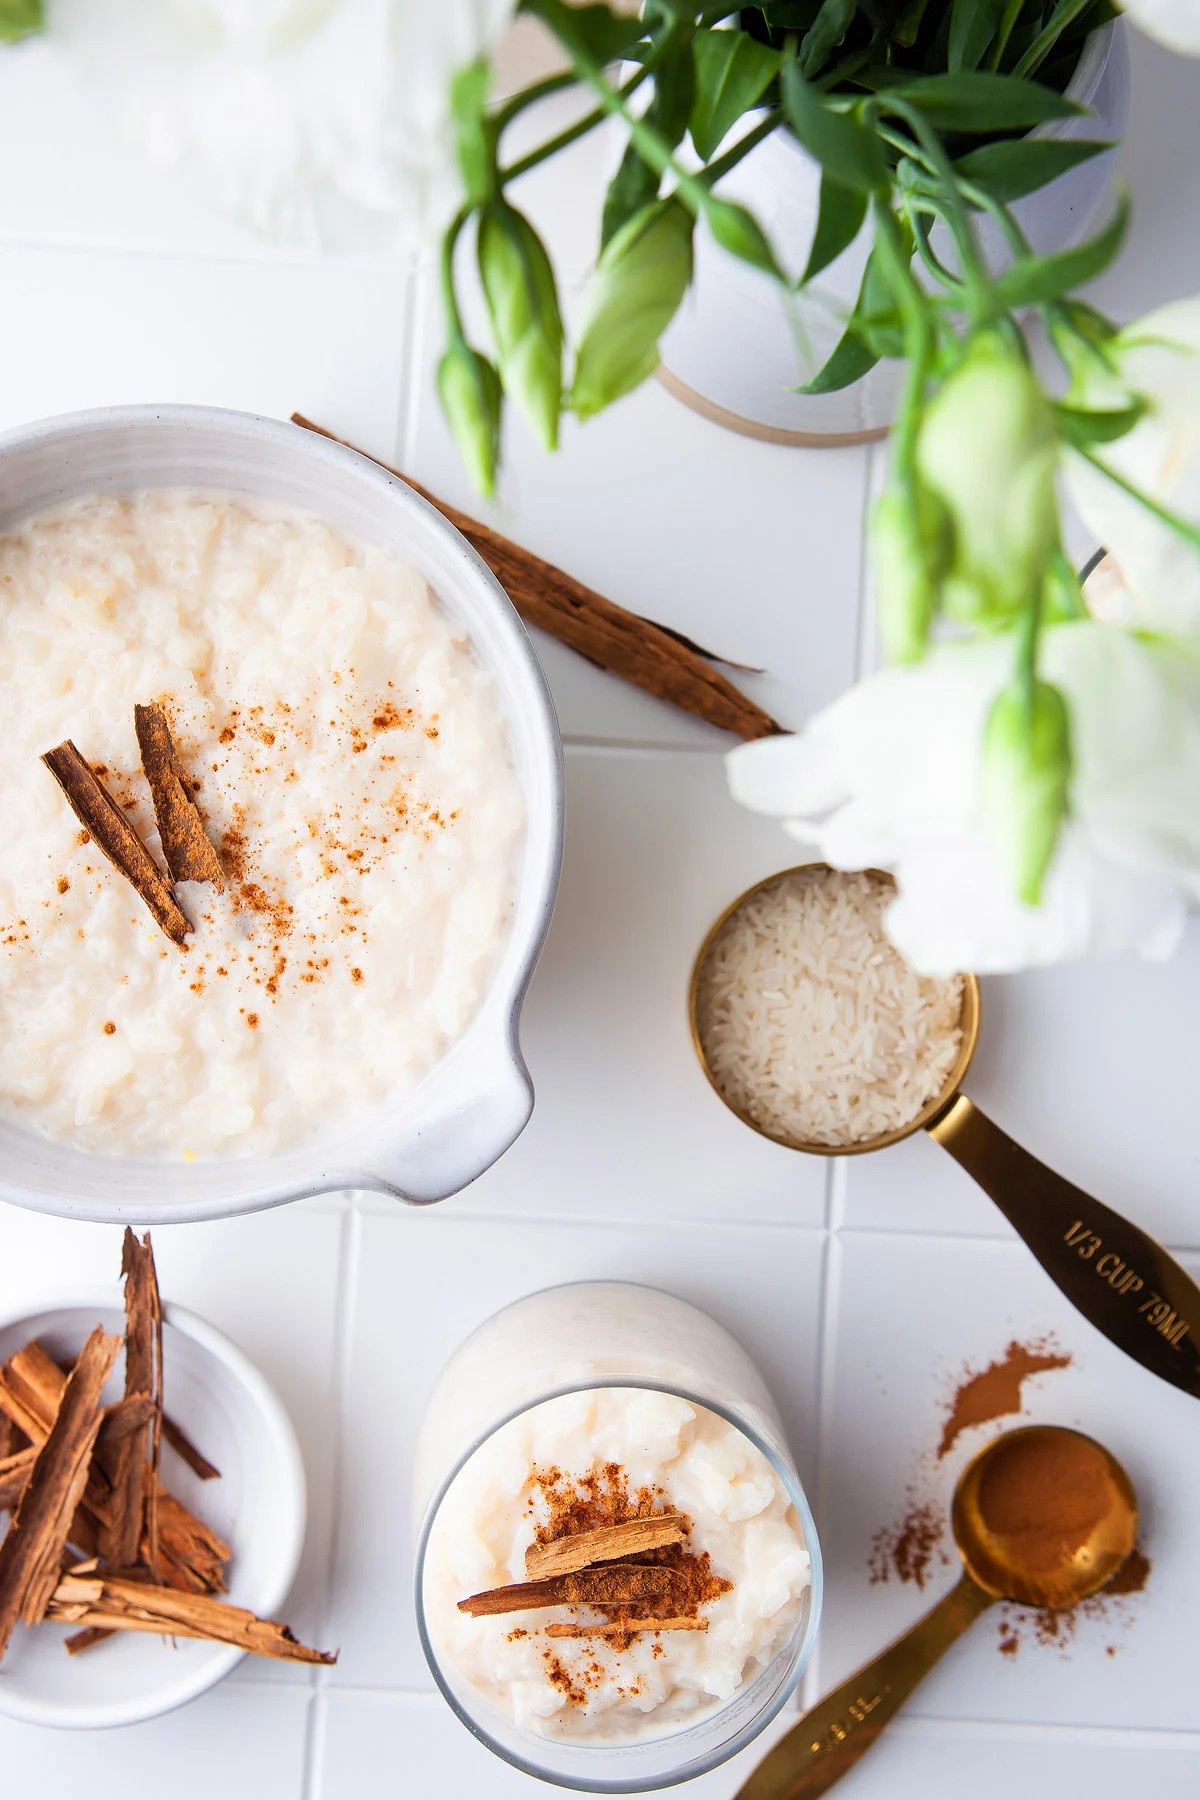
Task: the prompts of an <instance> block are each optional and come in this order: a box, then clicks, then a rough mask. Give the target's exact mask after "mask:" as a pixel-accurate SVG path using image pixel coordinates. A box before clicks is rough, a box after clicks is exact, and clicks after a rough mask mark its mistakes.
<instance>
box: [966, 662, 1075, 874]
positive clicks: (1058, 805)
mask: <svg viewBox="0 0 1200 1800" xmlns="http://www.w3.org/2000/svg"><path fill="white" fill-rule="evenodd" d="M1070 782H1071V718H1070V713H1069V712H1068V709H1067V703H1066V700H1065V699H1064V697H1063V695H1062V694H1061V693H1060V692H1059V690H1058V688H1056V687H1053V686H1051V684H1050V683H1049V682H1048V681H1038V680H1035V681H1034V684H1033V693H1032V696H1030V694H1029V693H1028V692H1027V691H1026V690H1025V689H1024V688H1023V687H1022V686H1020V685H1019V684H1014V685H1013V686H1012V687H1009V688H1005V690H1004V691H1003V693H1001V694H999V695H997V697H996V700H995V701H994V702H993V705H992V710H991V712H990V713H989V714H988V720H987V724H986V726H985V727H984V734H983V801H984V807H985V809H986V811H987V814H988V817H989V819H990V821H991V824H992V828H993V830H994V832H995V833H996V837H997V841H998V844H999V847H1000V849H1001V853H1002V855H1003V857H1004V860H1005V862H1006V863H1007V865H1008V868H1009V871H1010V873H1011V875H1012V880H1013V885H1014V887H1015V889H1016V892H1017V896H1018V898H1019V899H1021V900H1023V901H1024V902H1025V904H1026V906H1037V905H1038V903H1039V902H1040V900H1041V897H1042V883H1043V882H1044V880H1045V878H1046V871H1047V869H1048V868H1049V867H1050V861H1051V858H1052V857H1053V855H1054V847H1055V844H1056V843H1057V842H1058V833H1059V829H1060V827H1061V826H1062V822H1063V820H1064V819H1065V818H1066V816H1067V803H1068V790H1069V788H1070Z"/></svg>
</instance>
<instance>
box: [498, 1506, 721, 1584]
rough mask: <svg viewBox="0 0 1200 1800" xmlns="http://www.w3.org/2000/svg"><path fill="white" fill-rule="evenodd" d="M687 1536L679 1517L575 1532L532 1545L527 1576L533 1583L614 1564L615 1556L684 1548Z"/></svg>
mask: <svg viewBox="0 0 1200 1800" xmlns="http://www.w3.org/2000/svg"><path fill="white" fill-rule="evenodd" d="M686 1535H687V1533H686V1531H685V1529H684V1523H683V1520H682V1519H681V1518H680V1516H679V1514H678V1513H655V1514H653V1515H652V1516H651V1517H650V1518H646V1519H626V1520H624V1521H623V1523H622V1524H620V1525H600V1526H597V1528H596V1529H595V1530H594V1531H576V1532H573V1533H571V1535H570V1536H568V1537H559V1538H553V1539H552V1540H551V1541H550V1542H549V1543H547V1544H530V1546H529V1548H528V1549H527V1550H526V1552H525V1573H526V1574H527V1575H528V1576H529V1578H530V1579H531V1580H537V1579H538V1578H539V1577H541V1576H548V1575H571V1574H573V1573H574V1572H575V1570H577V1569H586V1568H588V1567H589V1566H590V1565H591V1564H592V1563H600V1562H611V1561H612V1559H613V1558H614V1557H616V1556H640V1555H641V1554H642V1553H643V1552H644V1551H646V1550H661V1549H662V1548H663V1547H664V1546H665V1545H667V1544H681V1543H682V1542H683V1540H684V1538H685V1536H686Z"/></svg>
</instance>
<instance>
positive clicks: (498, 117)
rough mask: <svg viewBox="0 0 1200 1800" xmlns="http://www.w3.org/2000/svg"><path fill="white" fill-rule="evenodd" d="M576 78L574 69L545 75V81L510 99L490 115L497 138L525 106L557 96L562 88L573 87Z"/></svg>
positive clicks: (537, 82)
mask: <svg viewBox="0 0 1200 1800" xmlns="http://www.w3.org/2000/svg"><path fill="white" fill-rule="evenodd" d="M578 79H579V78H578V76H577V75H576V73H575V71H574V69H564V70H563V71H562V73H561V74H559V75H547V77H546V79H545V81H535V82H534V84H533V86H532V87H527V88H522V89H521V91H520V93H519V94H513V95H512V97H511V98H510V99H508V100H506V101H505V102H504V104H503V105H502V106H500V107H498V108H497V110H496V112H495V113H493V115H492V121H491V123H492V128H493V130H494V131H495V133H496V136H497V137H499V135H500V133H501V132H502V131H503V130H504V128H505V126H506V125H511V124H512V122H513V120H514V119H515V118H516V117H517V114H518V113H523V112H524V111H525V108H526V107H527V106H533V105H535V104H536V103H537V101H539V100H548V99H549V98H550V95H551V94H559V93H561V92H562V90H563V89H564V88H569V87H574V86H575V84H576V82H577V80H578Z"/></svg>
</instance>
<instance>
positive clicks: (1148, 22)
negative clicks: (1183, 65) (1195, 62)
mask: <svg viewBox="0 0 1200 1800" xmlns="http://www.w3.org/2000/svg"><path fill="white" fill-rule="evenodd" d="M1121 9H1122V11H1123V12H1126V13H1128V14H1129V17H1130V18H1131V19H1132V20H1133V22H1134V24H1135V25H1138V26H1140V27H1141V29H1142V30H1143V31H1144V32H1145V33H1146V35H1147V37H1152V38H1156V39H1157V40H1158V42H1159V43H1160V44H1165V45H1166V46H1167V48H1168V50H1178V51H1180V52H1181V53H1182V55H1184V56H1200V0H1121Z"/></svg>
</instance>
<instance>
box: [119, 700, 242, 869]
mask: <svg viewBox="0 0 1200 1800" xmlns="http://www.w3.org/2000/svg"><path fill="white" fill-rule="evenodd" d="M133 723H134V729H135V730H136V732H137V741H138V750H139V752H140V753H141V758H142V768H143V769H144V770H145V773H146V780H147V782H148V783H149V784H150V798H151V799H152V800H153V802H154V817H155V818H156V819H157V820H158V835H159V839H160V841H161V843H162V849H163V856H164V857H165V858H166V863H167V867H168V869H169V870H170V871H171V876H172V879H173V880H175V881H211V882H212V883H213V886H214V887H215V888H216V889H217V891H218V893H222V892H224V888H225V876H224V872H223V871H222V868H221V861H220V858H219V857H218V855H217V852H216V850H215V848H214V847H213V843H212V840H211V838H210V837H209V835H208V832H207V831H206V830H205V828H204V820H203V818H202V816H201V813H200V808H199V807H198V806H197V804H196V796H195V794H194V793H193V791H192V784H191V782H190V781H189V780H188V778H187V775H186V774H185V772H184V768H183V764H182V762H181V761H180V757H179V750H178V747H177V746H176V743H175V739H174V738H173V737H172V736H171V727H170V725H169V724H168V723H167V715H166V713H165V712H164V711H163V709H162V707H161V706H157V705H154V706H135V707H134V709H133Z"/></svg>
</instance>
